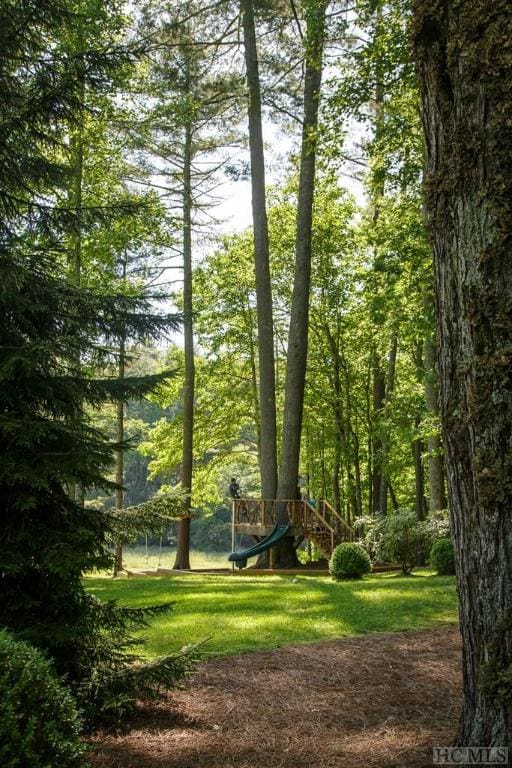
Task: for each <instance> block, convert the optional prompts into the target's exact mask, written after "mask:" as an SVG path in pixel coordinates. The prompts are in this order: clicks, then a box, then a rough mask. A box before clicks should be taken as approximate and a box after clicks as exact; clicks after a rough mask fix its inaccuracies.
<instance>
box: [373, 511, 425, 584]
mask: <svg viewBox="0 0 512 768" xmlns="http://www.w3.org/2000/svg"><path fill="white" fill-rule="evenodd" d="M377 526H378V527H377V539H378V553H379V555H380V557H381V558H382V559H383V560H388V561H390V562H394V563H399V565H400V567H401V569H402V573H403V574H404V575H408V574H410V573H411V571H412V569H413V568H414V566H415V565H417V563H418V561H419V559H420V558H421V556H422V553H423V551H424V547H425V542H426V540H427V527H426V525H425V523H424V522H422V521H420V520H418V518H417V517H416V514H415V513H414V512H397V513H396V514H394V515H390V516H389V517H386V518H384V519H383V520H381V521H380V522H379V523H378V524H377Z"/></svg>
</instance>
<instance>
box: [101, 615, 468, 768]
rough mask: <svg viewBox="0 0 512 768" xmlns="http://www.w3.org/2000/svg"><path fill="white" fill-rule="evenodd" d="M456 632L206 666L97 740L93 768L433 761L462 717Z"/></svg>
mask: <svg viewBox="0 0 512 768" xmlns="http://www.w3.org/2000/svg"><path fill="white" fill-rule="evenodd" d="M459 655H460V642H459V635H458V630H457V629H454V628H445V627H443V628H440V629H435V630H422V631H414V632H400V633H395V634H373V635H367V636H363V637H355V638H354V637H351V638H345V639H340V640H336V641H329V642H322V643H315V644H311V645H299V646H292V647H285V648H279V649H277V650H272V651H259V652H255V653H246V654H241V655H239V656H230V657H224V658H220V659H215V660H212V661H207V662H204V663H202V664H201V665H200V666H199V668H198V671H197V672H196V674H195V675H194V677H193V678H192V679H191V680H190V681H189V683H188V685H187V688H186V690H184V691H179V692H176V693H173V694H172V695H171V696H169V699H168V700H167V701H166V702H165V703H162V704H159V705H157V706H152V707H150V708H147V709H146V710H142V711H141V712H140V713H139V714H138V715H137V716H136V717H135V719H134V720H133V721H132V722H131V723H130V724H129V726H128V727H127V728H126V729H125V730H124V731H123V732H118V733H115V734H114V733H98V734H96V735H95V737H94V738H93V739H92V744H93V752H92V754H91V757H90V761H91V765H92V766H94V768H267V766H272V768H427V766H429V767H430V766H432V751H431V750H432V746H434V745H437V746H448V745H449V744H450V743H451V742H452V739H453V736H454V733H455V730H456V727H457V720H458V716H459V697H460V685H461V676H460V660H459Z"/></svg>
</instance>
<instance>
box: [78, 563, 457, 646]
mask: <svg viewBox="0 0 512 768" xmlns="http://www.w3.org/2000/svg"><path fill="white" fill-rule="evenodd" d="M292 578H293V577H291V576H285V575H283V576H237V575H233V576H231V575H230V576H205V575H183V576H159V577H156V576H145V577H137V578H130V579H116V580H113V579H111V578H109V577H88V578H87V579H86V584H87V588H88V589H90V590H91V591H92V592H94V594H96V595H97V596H98V597H99V598H101V599H102V600H108V599H112V598H114V599H117V600H119V602H120V603H121V604H126V605H132V606H144V605H150V604H157V603H162V602H166V601H173V602H174V603H175V606H174V609H173V611H172V612H171V613H169V614H167V615H165V616H161V617H159V618H157V619H155V620H154V621H152V623H151V627H150V628H149V629H148V630H146V632H145V633H144V635H145V637H146V640H147V643H146V646H145V650H144V653H145V654H146V655H147V656H148V657H154V656H158V655H162V654H166V653H169V652H172V651H174V650H177V649H179V648H181V647H182V646H183V645H188V644H190V643H195V642H198V641H201V640H204V639H206V638H210V640H209V641H208V643H207V644H206V646H205V650H206V651H207V652H208V653H210V654H212V655H215V656H220V655H224V654H231V653H238V652H240V651H252V650H256V649H261V648H276V647H277V646H281V645H285V644H288V643H306V642H312V641H315V640H327V639H331V638H336V637H343V636H347V635H357V634H364V633H368V632H394V631H400V630H404V629H420V628H425V627H434V626H438V625H440V624H444V623H455V622H456V620H457V616H456V595H455V581H454V578H452V577H449V576H433V575H431V574H430V573H429V572H427V571H422V572H419V573H418V574H416V575H415V576H412V577H409V578H405V577H400V576H397V575H396V574H389V573H385V574H375V575H371V576H369V577H367V578H365V579H364V580H363V581H357V582H338V583H336V582H333V581H332V580H331V579H329V578H327V577H320V576H299V577H297V581H296V582H294V581H292Z"/></svg>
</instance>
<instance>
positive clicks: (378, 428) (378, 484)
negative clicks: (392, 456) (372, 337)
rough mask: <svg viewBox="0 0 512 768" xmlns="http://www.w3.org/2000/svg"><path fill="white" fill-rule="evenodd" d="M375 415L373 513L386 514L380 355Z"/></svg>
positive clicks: (383, 389)
mask: <svg viewBox="0 0 512 768" xmlns="http://www.w3.org/2000/svg"><path fill="white" fill-rule="evenodd" d="M372 376H373V387H372V391H373V417H372V424H373V430H372V437H371V440H372V494H371V495H372V513H373V514H374V515H380V514H385V512H383V511H382V509H381V506H380V505H381V500H382V499H381V488H382V478H383V463H384V446H383V439H382V431H383V424H382V414H383V411H384V405H385V403H386V377H385V375H384V371H383V370H382V365H381V361H380V359H379V357H378V356H377V354H376V353H375V356H374V360H373V371H372Z"/></svg>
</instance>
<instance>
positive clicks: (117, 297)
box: [0, 0, 189, 719]
mask: <svg viewBox="0 0 512 768" xmlns="http://www.w3.org/2000/svg"><path fill="white" fill-rule="evenodd" d="M86 5H87V7H82V5H81V13H80V14H74V13H70V12H68V11H69V10H70V9H69V7H68V5H64V6H62V5H61V4H60V3H59V2H58V1H55V2H48V3H43V4H41V3H39V2H31V1H30V0H29V1H28V2H26V3H23V4H21V5H20V4H19V3H14V2H6V3H3V4H2V5H0V29H1V33H0V34H1V35H2V40H3V41H4V42H5V43H6V47H5V49H4V55H3V56H2V59H1V61H0V80H1V81H2V83H3V86H4V90H5V98H6V100H7V102H6V103H8V104H9V107H10V108H9V110H8V111H7V112H6V115H5V117H6V121H5V124H4V128H5V129H6V131H7V133H8V134H9V136H8V144H7V145H6V146H4V145H2V146H1V147H0V149H1V150H2V156H3V158H4V161H5V162H3V163H2V164H1V168H0V187H1V189H2V195H0V314H1V315H2V318H3V319H4V321H3V322H2V324H1V328H0V413H1V414H2V419H1V421H0V518H1V521H2V522H1V526H0V579H1V583H2V590H1V592H0V615H1V616H2V624H3V625H4V627H6V628H7V629H9V630H12V631H13V632H14V633H15V634H16V635H17V636H18V637H20V638H23V639H26V640H29V641H30V642H32V643H33V644H34V645H36V646H37V647H39V648H41V649H44V651H45V652H46V653H47V654H48V655H49V656H51V657H52V659H53V661H54V664H55V669H56V672H57V673H58V674H59V675H61V676H65V677H66V682H67V684H69V686H70V687H71V689H72V691H73V692H74V694H75V695H76V696H77V698H78V700H79V702H80V706H81V707H82V709H83V710H84V712H85V714H86V717H87V718H88V719H92V718H93V717H95V716H98V715H100V714H103V713H105V712H108V711H111V710H113V709H118V708H119V707H125V706H127V705H128V704H129V703H131V702H133V701H134V700H135V698H136V697H139V695H140V693H141V692H142V694H143V695H151V694H152V693H153V692H155V691H156V690H157V689H158V686H159V685H160V684H162V685H171V684H174V683H175V682H176V681H177V680H178V679H180V678H181V677H182V676H183V674H184V673H185V671H186V668H187V666H188V663H189V658H188V657H187V656H179V657H176V658H174V657H173V658H168V659H162V660H161V661H159V662H158V663H157V664H152V665H151V666H150V667H145V666H144V665H136V664H135V663H136V662H137V661H138V657H137V656H136V655H135V654H133V653H131V654H130V653H128V654H127V653H125V651H127V650H128V649H130V648H131V647H132V645H133V642H132V640H131V631H132V630H133V629H134V628H140V627H142V626H145V614H144V611H143V610H139V611H138V612H136V613H135V614H133V612H128V613H127V612H126V611H123V610H121V609H119V608H117V607H116V606H115V605H110V604H109V605H105V606H104V605H102V604H100V603H99V602H98V601H97V600H96V599H93V598H91V597H90V596H88V595H87V594H86V593H85V591H84V588H83V585H82V581H81V578H82V574H83V573H84V572H86V571H88V570H93V569H102V568H106V567H108V565H109V564H110V562H111V555H110V551H109V546H108V545H109V540H110V538H111V536H112V535H113V527H112V520H111V518H109V516H108V515H106V514H104V513H103V512H102V511H101V510H99V509H95V508H94V507H90V506H87V505H86V506H85V507H82V505H81V504H79V503H76V502H75V500H74V499H75V495H76V494H75V490H76V487H77V486H79V487H80V488H82V489H84V490H86V489H88V488H90V487H92V486H98V487H101V488H104V489H112V488H113V485H112V483H111V481H110V480H109V478H108V472H109V470H110V466H111V463H112V457H113V452H114V451H115V450H121V449H123V448H125V447H126V446H124V445H117V444H115V443H114V442H113V441H112V440H110V439H109V438H108V436H107V435H105V434H104V433H103V432H102V430H101V429H98V427H97V426H96V425H95V424H94V423H93V422H92V420H91V412H93V411H94V409H95V408H98V407H99V406H101V405H102V404H103V403H104V402H106V401H110V402H112V401H113V402H116V401H119V400H123V401H125V400H127V399H129V398H133V397H135V398H138V397H142V396H143V395H144V394H145V393H147V392H149V391H151V389H153V388H154V387H155V386H156V384H158V383H159V382H161V381H162V380H163V379H164V378H165V377H166V375H165V374H163V375H157V376H151V375H150V376H140V377H136V376H135V377H128V378H127V379H126V381H124V382H120V381H119V380H117V378H112V377H109V376H107V375H105V376H99V374H98V371H100V372H101V373H105V372H106V373H108V372H109V370H110V371H111V367H112V366H115V364H116V362H117V356H116V353H115V350H116V349H117V348H119V344H120V340H121V339H126V338H130V339H133V340H134V341H135V342H137V341H139V342H141V341H143V340H147V339H151V338H155V337H156V336H159V335H160V334H161V333H162V332H164V331H166V330H167V329H169V328H170V327H176V325H177V324H176V318H175V317H172V316H164V315H158V314H156V313H155V311H154V305H153V298H154V297H153V296H151V295H149V294H147V293H146V294H144V295H141V292H140V291H134V290H124V288H125V287H124V286H119V285H116V286H114V285H113V283H112V281H110V280H106V281H104V283H102V284H101V286H98V284H96V285H92V284H88V282H87V281H84V283H83V284H82V283H81V282H80V279H79V275H78V274H76V273H75V274H74V276H73V277H72V278H70V277H69V270H68V269H66V266H67V264H68V262H69V261H70V260H71V257H72V256H73V254H75V251H74V249H75V248H76V246H77V244H80V243H81V242H82V243H83V242H84V241H85V240H87V242H88V243H89V244H91V243H92V242H93V241H94V234H95V232H96V231H97V230H98V228H100V227H101V226H102V225H104V224H105V223H106V222H110V223H111V224H113V223H114V222H115V221H116V217H117V214H118V213H119V210H120V208H123V206H116V205H115V204H113V203H112V201H111V200H110V199H109V200H106V201H104V203H105V204H104V205H101V204H99V202H98V201H96V202H95V204H94V205H91V206H89V205H85V206H82V205H80V204H79V201H78V197H77V196H76V194H75V192H76V190H73V194H71V191H72V190H71V185H70V178H71V177H73V178H75V177H76V157H75V156H74V153H73V151H72V150H73V147H74V145H75V138H76V136H77V132H79V128H80V125H81V124H82V122H83V121H82V117H83V111H82V110H83V103H82V97H83V96H84V93H85V92H87V93H88V94H89V93H92V92H93V91H96V90H99V91H102V92H103V89H104V90H108V89H110V88H111V87H112V84H113V81H112V79H111V76H112V72H113V71H115V70H116V66H117V65H116V60H117V59H118V58H119V56H120V57H121V59H123V60H124V61H126V60H127V58H128V59H129V58H130V57H129V56H124V55H122V54H121V53H120V50H119V49H118V47H117V46H116V45H114V43H117V40H118V38H117V31H116V32H115V34H114V37H113V38H110V43H111V45H112V56H110V53H107V52H106V51H107V50H108V49H109V48H110V46H109V45H107V46H105V41H104V40H100V39H99V37H98V40H95V36H94V35H92V38H93V40H91V46H92V48H91V50H88V51H87V55H86V54H85V53H84V52H83V50H82V49H81V47H80V45H79V46H78V51H77V48H76V46H75V43H79V41H80V37H81V31H83V30H81V27H82V24H83V25H84V27H87V28H88V29H91V28H92V27H94V26H95V25H97V24H100V22H101V25H102V29H107V28H109V25H108V24H104V23H103V22H105V18H104V17H103V11H104V12H105V13H106V14H107V16H109V14H110V11H111V8H112V6H111V4H110V3H107V4H105V3H96V2H91V3H90V4H86ZM96 12H98V14H99V16H98V15H95V14H96ZM109 18H111V17H110V16H109ZM112 30H117V21H116V22H115V23H113V24H112ZM4 35H7V37H6V38H5V40H4ZM95 43H96V44H97V46H98V47H97V48H94V44H95ZM57 53H58V55H56V54H57ZM85 56H86V57H87V66H84V57H85ZM20 62H22V64H20ZM1 134H2V136H1V137H0V143H1V142H3V141H4V140H5V138H4V137H5V136H6V133H5V131H2V132H1ZM64 201H65V204H64ZM125 210H126V209H125ZM88 238H89V239H88ZM75 255H76V254H75ZM167 609H168V606H167ZM163 610H164V607H163V606H160V607H159V608H158V611H159V612H162V611H163ZM151 614H152V609H150V610H149V615H151ZM160 673H161V676H160V678H159V675H160Z"/></svg>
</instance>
